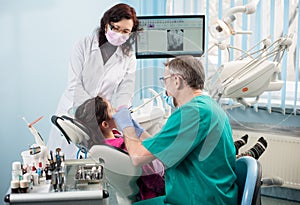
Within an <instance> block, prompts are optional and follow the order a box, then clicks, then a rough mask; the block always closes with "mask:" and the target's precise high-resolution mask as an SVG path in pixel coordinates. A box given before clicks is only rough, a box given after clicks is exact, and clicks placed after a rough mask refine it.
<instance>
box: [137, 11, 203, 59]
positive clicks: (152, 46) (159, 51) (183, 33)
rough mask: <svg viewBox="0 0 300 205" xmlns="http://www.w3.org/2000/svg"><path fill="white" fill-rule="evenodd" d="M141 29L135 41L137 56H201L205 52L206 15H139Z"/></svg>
mask: <svg viewBox="0 0 300 205" xmlns="http://www.w3.org/2000/svg"><path fill="white" fill-rule="evenodd" d="M138 19H139V21H140V26H141V27H142V29H143V30H142V31H141V32H139V33H138V36H137V38H136V42H135V54H136V57H137V58H172V57H175V56H178V55H192V56H196V57H199V56H201V55H202V54H203V53H204V34H205V16H204V15H173V16H139V17H138Z"/></svg>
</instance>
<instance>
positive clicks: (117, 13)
mask: <svg viewBox="0 0 300 205" xmlns="http://www.w3.org/2000/svg"><path fill="white" fill-rule="evenodd" d="M123 19H132V21H133V27H132V30H131V35H130V37H129V39H128V40H127V41H126V42H125V43H124V44H122V45H121V48H122V51H123V53H124V54H126V55H129V52H130V51H131V50H132V45H133V44H134V41H135V38H136V36H137V32H138V31H140V30H141V29H140V28H139V25H140V23H139V21H138V19H137V17H136V13H135V10H134V8H132V7H130V6H129V5H127V4H123V3H120V4H116V5H115V6H113V7H111V8H110V9H109V10H108V11H106V12H105V13H104V15H103V17H102V19H101V21H100V28H99V29H98V39H99V47H101V46H102V45H103V44H105V43H106V42H107V39H106V36H105V25H106V24H110V23H111V22H119V21H121V20H123Z"/></svg>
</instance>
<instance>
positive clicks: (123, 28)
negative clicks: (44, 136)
mask: <svg viewBox="0 0 300 205" xmlns="http://www.w3.org/2000/svg"><path fill="white" fill-rule="evenodd" d="M138 30H139V21H138V20H137V17H136V12H135V10H134V8H132V7H130V6H129V5H127V4H123V3H120V4H117V5H115V6H113V7H112V8H110V9H109V10H107V11H106V12H105V13H104V15H103V17H102V19H101V22H100V27H99V28H98V29H97V30H96V32H95V34H94V35H92V36H88V37H86V38H84V39H83V40H81V41H79V42H78V43H77V44H76V45H75V46H74V49H73V52H72V54H71V59H70V65H69V72H68V86H67V89H66V90H65V92H64V93H63V95H62V97H61V100H60V102H59V105H58V108H57V112H56V113H58V114H66V113H68V111H69V110H70V109H72V108H74V107H75V108H76V107H77V106H79V105H80V104H82V103H83V102H84V101H85V100H87V99H89V98H92V97H95V96H98V95H101V96H105V98H106V99H107V100H109V101H111V102H112V105H113V106H114V107H115V108H118V107H120V106H124V105H126V106H128V105H129V104H130V100H131V97H132V95H133V92H134V83H135V71H136V58H135V55H134V53H133V52H132V44H133V43H134V39H135V37H136V31H138ZM102 140H103V139H100V138H99V141H97V142H95V144H99V143H101V142H102ZM57 147H60V148H61V149H62V151H63V152H64V153H65V157H66V158H75V156H76V151H77V148H76V147H75V146H74V145H72V144H68V143H67V141H66V139H65V138H64V137H62V136H61V134H60V132H59V131H58V129H57V128H56V127H53V128H52V130H51V132H50V136H49V140H48V148H49V149H50V150H55V149H56V148H57Z"/></svg>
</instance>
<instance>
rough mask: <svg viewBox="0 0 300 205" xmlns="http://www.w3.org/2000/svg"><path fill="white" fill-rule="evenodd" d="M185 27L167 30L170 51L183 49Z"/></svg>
mask: <svg viewBox="0 0 300 205" xmlns="http://www.w3.org/2000/svg"><path fill="white" fill-rule="evenodd" d="M183 34H184V30H183V29H174V30H167V39H168V51H183Z"/></svg>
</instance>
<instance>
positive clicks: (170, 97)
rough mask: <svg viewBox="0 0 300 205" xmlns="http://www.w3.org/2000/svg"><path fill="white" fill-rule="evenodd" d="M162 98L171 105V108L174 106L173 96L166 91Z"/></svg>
mask: <svg viewBox="0 0 300 205" xmlns="http://www.w3.org/2000/svg"><path fill="white" fill-rule="evenodd" d="M163 98H164V100H165V102H166V103H167V104H168V105H169V106H171V108H176V107H175V105H174V98H173V96H169V95H167V93H166V92H164V95H163Z"/></svg>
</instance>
